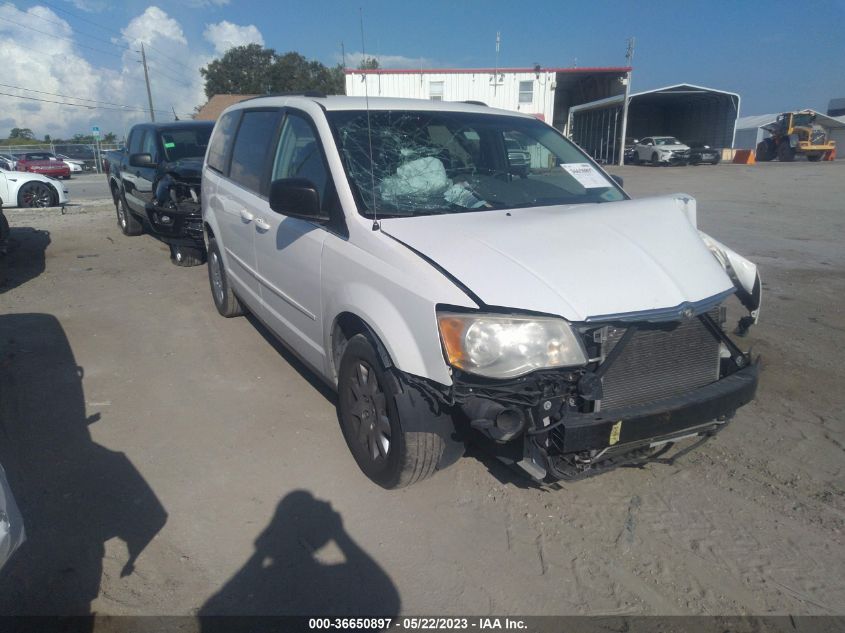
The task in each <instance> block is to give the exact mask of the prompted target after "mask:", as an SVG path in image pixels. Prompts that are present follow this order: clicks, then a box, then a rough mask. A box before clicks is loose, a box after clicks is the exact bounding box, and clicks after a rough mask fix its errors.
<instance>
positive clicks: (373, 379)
mask: <svg viewBox="0 0 845 633" xmlns="http://www.w3.org/2000/svg"><path fill="white" fill-rule="evenodd" d="M409 397H410V394H409V392H408V391H407V390H406V391H402V389H401V387H400V386H399V383H398V381H397V380H396V378H395V377H394V376H392V375H390V374H389V373H388V372H387V371H386V370H385V367H384V365H383V364H382V361H381V359H380V358H379V356H378V355H377V354H376V351H375V350H374V349H373V346H372V344H371V343H370V341H369V340H368V339H367V338H366V337H365V336H363V335H361V334H357V335H355V336H353V337H352V338H351V339H350V340H349V343H348V344H347V346H346V349H345V350H344V353H343V358H342V359H341V361H340V371H339V372H338V399H337V408H338V419H339V420H340V426H341V430H342V431H343V437H344V439H345V440H346V444H347V446H349V450H350V451H351V452H352V456H353V457H354V458H355V461H356V462H357V464H358V467H359V468H360V469H361V470H362V471H363V472H364V474H365V475H366V476H367V477H369V478H370V479H371V480H372V481H374V482H375V483H377V484H378V485H379V486H382V487H383V488H387V489H394V488H403V487H405V486H409V485H411V484H413V483H416V482H417V481H420V480H422V479H425V478H426V477H429V476H430V475H432V474H433V473H434V472H435V471H436V470H437V466H438V463H439V462H440V459H441V457H442V456H443V453H444V449H445V442H444V440H443V438H442V437H441V436H440V435H438V434H436V433H431V432H425V431H413V432H412V431H409V430H408V428H407V427H408V423H409V422H412V423H413V422H416V420H413V421H408V420H405V421H403V420H401V419H400V418H399V407H398V406H397V399H402V398H405V399H407V398H409ZM402 409H403V410H404V411H406V412H407V411H413V412H414V413H418V414H419V416H424V415H426V414H427V413H428V411H429V409H428V407H427V406H425V405H424V403H423V402H422V401H421V402H418V403H417V406H416V407H415V408H410V407H407V406H403V407H402ZM415 426H419V425H418V424H416V425H415Z"/></svg>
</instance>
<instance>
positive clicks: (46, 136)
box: [44, 134, 53, 143]
mask: <svg viewBox="0 0 845 633" xmlns="http://www.w3.org/2000/svg"><path fill="white" fill-rule="evenodd" d="M44 142H45V143H52V142H53V141H52V140H51V139H50V135H49V134H45V135H44Z"/></svg>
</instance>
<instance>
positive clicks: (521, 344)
mask: <svg viewBox="0 0 845 633" xmlns="http://www.w3.org/2000/svg"><path fill="white" fill-rule="evenodd" d="M437 325H438V327H439V329H440V339H441V341H443V348H444V350H445V352H446V358H447V359H448V361H449V364H450V365H452V366H453V367H457V368H459V369H462V370H463V371H466V372H469V373H473V374H478V375H480V376H487V377H488V378H514V377H516V376H522V375H523V374H527V373H528V372H531V371H534V370H535V369H547V368H552V367H573V366H576V365H584V364H585V363H586V362H587V356H586V354H585V353H584V348H583V347H582V345H581V343H580V341H579V340H578V337H577V336H576V335H575V333H574V332H573V331H572V328H571V327H570V325H569V323H567V322H566V321H564V320H563V319H556V318H550V317H527V316H526V317H522V316H506V315H499V314H479V313H465V314H464V313H457V312H440V313H438V314H437Z"/></svg>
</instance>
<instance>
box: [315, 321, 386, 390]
mask: <svg viewBox="0 0 845 633" xmlns="http://www.w3.org/2000/svg"><path fill="white" fill-rule="evenodd" d="M329 332H330V334H329V341H330V346H329V351H330V354H329V363H330V368H329V375H330V376H331V378H332V380H333V381H334V382H335V383H337V376H338V371H339V369H340V360H341V358H343V353H344V351H345V350H346V345H347V344H348V343H349V341H350V340H351V339H352V337H353V336H355V335H357V334H363V335H364V336H365V337H366V338H367V339H368V340H369V341H370V343H372V345H373V347H374V348H375V350H376V354H378V356H379V359H380V360H381V362H382V363H384V366H385V367H393V366H394V365H393V359H392V358H391V357H390V352H388V351H387V348H386V347H385V346H384V343H383V342H382V340H381V338H380V337H379V335H378V334H376V332H375V330H373V328H372V327H370V325H369V324H368V323H367V322H366V321H365V320H364V319H363V318H361V317H360V316H358V315H357V314H355V313H354V312H350V311H348V310H345V311H343V312H341V313H340V314H338V315H337V316H336V317H335V318H334V321H333V322H332V326H331V328H330V330H329Z"/></svg>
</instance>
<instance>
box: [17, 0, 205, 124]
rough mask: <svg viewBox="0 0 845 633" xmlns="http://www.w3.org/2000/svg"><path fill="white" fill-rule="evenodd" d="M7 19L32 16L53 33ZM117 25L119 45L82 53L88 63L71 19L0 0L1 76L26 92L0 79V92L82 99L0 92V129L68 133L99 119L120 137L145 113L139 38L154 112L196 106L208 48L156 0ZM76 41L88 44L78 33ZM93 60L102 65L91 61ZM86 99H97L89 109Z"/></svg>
mask: <svg viewBox="0 0 845 633" xmlns="http://www.w3.org/2000/svg"><path fill="white" fill-rule="evenodd" d="M38 18H44V19H43V20H41V19H38ZM8 20H11V21H12V22H17V23H20V24H26V25H29V24H36V23H37V24H38V27H37V28H38V30H40V31H44V32H46V33H48V34H49V35H50V36H53V37H49V36H45V35H43V34H40V33H35V32H33V31H31V30H29V29H26V28H22V27H20V26H17V25H15V24H12V22H9V21H8ZM121 33H122V34H123V37H122V38H116V39H115V40H113V41H114V43H115V44H116V45H117V46H118V47H125V48H123V51H122V52H121V50H120V48H114V55H113V56H112V57H111V58H109V57H108V56H106V55H103V54H101V53H96V54H94V53H87V56H88V57H90V58H91V59H92V60H94V63H92V62H89V61H88V60H87V59H86V57H85V56H84V55H83V51H85V50H86V49H80V47H79V46H77V43H76V41H74V32H73V29H72V28H71V27H70V25H69V24H68V23H67V22H66V21H65V20H63V19H62V18H60V17H59V16H58V15H56V14H55V13H54V12H52V11H51V10H49V9H47V8H45V7H42V6H35V7H32V8H30V9H28V10H26V11H22V10H19V9H17V8H16V7H15V6H14V5H13V4H10V3H6V4H3V5H0V67H2V68H3V79H2V82H3V83H4V84H9V85H13V86H19V87H21V88H28V89H30V91H29V92H27V91H23V90H18V89H12V88H6V87H0V92H5V93H10V94H15V95H18V96H27V97H34V98H37V99H45V100H53V101H63V102H72V103H76V104H78V105H80V106H83V107H74V106H69V105H64V104H56V103H47V102H44V101H35V100H32V99H20V98H16V97H9V96H2V95H0V113H2V115H3V119H2V120H0V137H2V136H5V135H6V134H8V131H9V128H11V127H26V128H30V129H32V130H33V132H35V134H36V136H37V137H38V138H39V139H41V138H43V137H44V135H45V134H50V135H51V136H52V137H54V138H55V137H65V138H67V137H71V136H73V134H76V133H88V132H90V129H91V126H93V125H99V127H100V129H101V130H103V132H115V133H116V134H117V135H118V137H121V136H123V135H124V134H125V133H126V132H127V131H128V130H129V128H130V127H131V126H132V125H133V124H134V123H137V122H139V121H144V120H147V118H148V113H147V112H145V110H146V109H147V107H148V105H147V92H146V87H145V82H144V70H143V67H142V66H141V64H139V63H138V61H139V58H140V56H139V55H138V53H137V52H136V51H137V50H138V48H140V44H141V43H142V42H143V44H144V45H145V48H146V52H147V62H148V65H149V71H150V83H151V86H152V93H153V104H154V107H155V108H156V110H158V112H156V118H157V120H162V119H163V120H169V119H170V118H172V114H170V112H171V109H174V110H175V111H176V112H177V113H180V114H182V115H185V114H189V113H191V112H192V111H193V109H194V107H195V106H197V105H200V104H202V103H204V102H205V101H206V98H205V94H204V92H203V79H202V76H201V75H200V73H199V68H200V67H202V66H205V65H206V64H208V62H209V61H211V59H212V58H213V56H212V55H211V54H210V51H208V52H205V50H207V49H206V47H201V48H202V49H204V50H203V51H198V50H196V47H191V46H189V44H188V41H187V39H186V37H185V34H184V32H183V31H182V28H181V26H180V25H179V23H178V22H177V21H176V20H174V19H173V18H171V17H170V16H169V15H167V13H165V12H164V11H162V10H161V9H160V8H158V7H155V6H151V7H148V8H147V9H146V10H145V11H144V12H143V13H141V14H140V15H138V16H136V17H135V18H133V19H132V20H130V22H129V23H128V24H127V25H126V27H125V28H124V29H122V30H121ZM63 38H65V39H63ZM78 41H79V43H80V44H87V42H86V41H85V39H84V37H83V36H80V37H79V40H78ZM89 45H92V46H95V47H96V48H100V49H103V50H107V49H108V48H109V46H108V44H105V43H96V44H95V43H93V42H92V43H90V44H89ZM115 60H116V61H117V67H116V68H115V67H114V61H115ZM99 63H104V64H107V65H106V66H97V65H95V64H99ZM32 90H38V91H42V92H40V93H37V92H31V91H32ZM45 92H47V93H55V94H58V95H73V98H68V97H60V96H53V95H48V94H43V93H45ZM83 99H88V100H89V101H83ZM94 101H100V102H111V103H116V104H126V105H127V106H128V107H127V108H119V107H115V106H111V105H106V104H104V103H100V104H95V103H94ZM88 105H100V106H101V107H100V108H96V109H92V108H89V107H87V106H88ZM181 118H185V117H184V116H182V117H181Z"/></svg>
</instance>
